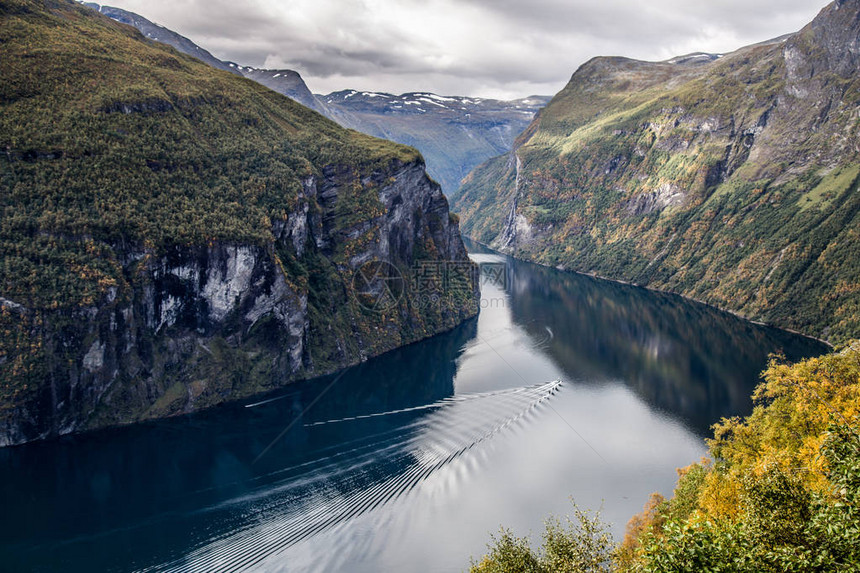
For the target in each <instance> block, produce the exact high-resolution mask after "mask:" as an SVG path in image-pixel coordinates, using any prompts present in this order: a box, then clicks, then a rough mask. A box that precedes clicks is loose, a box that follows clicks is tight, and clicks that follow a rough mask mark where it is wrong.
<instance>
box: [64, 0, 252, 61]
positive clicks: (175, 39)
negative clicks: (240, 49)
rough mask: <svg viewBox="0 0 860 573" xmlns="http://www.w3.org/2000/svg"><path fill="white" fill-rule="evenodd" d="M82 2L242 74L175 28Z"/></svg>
mask: <svg viewBox="0 0 860 573" xmlns="http://www.w3.org/2000/svg"><path fill="white" fill-rule="evenodd" d="M81 4H83V5H84V6H86V7H87V8H92V9H93V10H95V11H96V12H99V13H101V14H104V15H105V16H107V17H108V18H110V19H112V20H116V21H117V22H122V23H123V24H128V25H129V26H134V27H135V28H137V29H138V30H140V33H141V34H143V35H144V36H146V37H147V38H149V39H150V40H153V41H155V42H161V43H162V44H167V45H169V46H173V47H174V48H176V49H177V50H179V51H180V52H182V53H183V54H188V55H189V56H193V57H195V58H197V59H198V60H200V61H202V62H206V63H207V64H209V65H210V66H212V67H213V68H218V69H219V70H224V71H227V72H230V73H233V74H236V75H242V74H241V72H240V71H239V70H237V69H236V64H233V65H231V63H232V62H224V61H221V60H219V59H218V58H216V57H215V56H213V55H212V54H210V53H209V52H208V51H207V50H204V49H203V48H201V47H200V46H198V45H197V44H195V43H194V42H192V41H191V40H189V39H188V38H186V37H185V36H182V35H180V34H177V33H176V32H174V31H173V30H170V29H168V28H165V27H164V26H161V25H159V24H155V23H154V22H150V21H149V20H147V19H146V18H144V17H143V16H141V15H139V14H135V13H134V12H129V11H127V10H123V9H122V8H114V7H113V6H102V5H100V4H96V3H95V2H81Z"/></svg>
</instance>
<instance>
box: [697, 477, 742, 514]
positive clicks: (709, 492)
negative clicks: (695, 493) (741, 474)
mask: <svg viewBox="0 0 860 573" xmlns="http://www.w3.org/2000/svg"><path fill="white" fill-rule="evenodd" d="M737 478H738V476H737V472H732V473H731V474H728V473H725V472H721V471H711V472H709V473H708V474H707V475H706V476H705V485H704V488H703V489H702V493H701V494H700V496H699V511H700V512H701V513H702V514H704V515H705V516H707V517H709V518H711V519H728V520H731V521H734V520H736V519H737V518H738V516H739V515H740V503H741V484H740V481H739V480H738V479H737Z"/></svg>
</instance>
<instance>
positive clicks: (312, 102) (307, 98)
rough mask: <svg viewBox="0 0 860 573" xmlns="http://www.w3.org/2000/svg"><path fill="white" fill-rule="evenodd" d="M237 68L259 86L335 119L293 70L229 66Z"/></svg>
mask: <svg viewBox="0 0 860 573" xmlns="http://www.w3.org/2000/svg"><path fill="white" fill-rule="evenodd" d="M229 65H230V66H231V67H233V66H235V68H236V69H238V70H239V73H241V74H242V75H243V76H245V77H246V78H248V79H251V80H254V81H255V82H257V83H259V84H263V85H264V86H266V87H267V88H269V89H270V90H274V91H276V92H278V93H279V94H284V95H285V96H287V97H288V98H290V99H292V100H295V101H297V102H299V103H300V104H302V105H304V106H307V107H309V108H311V109H312V110H314V111H318V112H319V113H321V114H323V115H324V116H326V117H328V118H329V119H334V117H333V115H332V113H331V110H329V109H328V108H327V107H326V105H325V104H324V103H322V102H321V101H320V100H319V99H318V98H317V97H316V96H315V95H314V94H312V93H311V90H310V88H308V85H307V84H306V83H305V80H303V79H302V76H301V75H299V73H298V72H295V71H293V70H265V69H259V68H252V67H250V66H240V65H238V64H232V63H231V64H229Z"/></svg>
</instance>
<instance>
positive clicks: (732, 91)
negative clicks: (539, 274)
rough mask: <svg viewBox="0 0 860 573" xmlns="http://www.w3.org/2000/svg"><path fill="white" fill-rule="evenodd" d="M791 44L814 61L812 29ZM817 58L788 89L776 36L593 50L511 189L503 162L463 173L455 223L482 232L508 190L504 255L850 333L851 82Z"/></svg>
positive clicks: (854, 218) (859, 298) (856, 281)
mask: <svg viewBox="0 0 860 573" xmlns="http://www.w3.org/2000/svg"><path fill="white" fill-rule="evenodd" d="M847 8H848V6H846V9H847ZM854 9H855V11H856V6H855V7H854ZM790 42H791V43H792V45H793V46H795V47H796V48H797V49H798V50H800V51H801V52H802V53H804V54H805V57H806V59H807V62H809V61H812V62H815V60H816V58H817V57H819V56H818V54H819V52H821V48H820V47H819V46H818V45H817V44H816V40H815V36H814V34H813V33H812V31H811V30H810V29H805V30H804V31H803V32H801V33H799V34H798V35H797V36H795V37H794V38H793V39H792V40H790ZM818 68H819V69H818V70H816V72H815V76H814V77H813V78H811V79H808V80H807V79H802V80H799V82H800V83H799V84H797V82H795V80H793V79H791V78H790V77H789V76H790V74H788V73H787V69H786V60H785V57H784V44H783V43H770V44H767V43H766V44H762V45H757V46H752V47H749V48H745V49H742V50H739V51H738V52H735V53H733V54H730V55H727V56H725V57H724V58H722V59H720V60H718V61H716V62H713V63H710V64H706V65H701V66H684V65H671V64H651V63H645V62H635V61H631V60H624V59H621V58H598V59H595V60H592V61H591V62H589V63H587V64H585V65H584V66H583V67H582V68H581V69H580V70H579V71H577V73H576V74H574V76H573V78H572V79H571V82H570V83H569V84H568V86H567V87H566V88H565V89H564V90H563V91H562V92H560V93H559V94H558V95H557V96H556V97H555V98H554V99H553V101H552V102H551V103H550V105H549V106H548V107H547V108H546V109H545V110H544V111H543V112H542V113H541V115H540V117H539V118H538V119H537V120H536V121H535V123H534V124H533V125H532V127H531V129H530V130H528V131H527V132H526V135H525V136H524V137H523V138H521V141H520V142H519V143H520V146H519V148H518V149H517V151H516V154H517V156H518V157H519V159H520V161H521V164H522V168H521V170H520V186H519V189H518V190H516V189H515V181H516V170H515V168H514V166H515V161H513V159H512V158H510V157H508V158H497V159H494V160H491V161H490V162H488V163H486V164H484V165H483V166H482V167H480V168H478V169H477V170H476V171H474V172H473V173H472V174H471V175H470V178H469V181H468V183H467V184H466V185H464V187H463V190H462V195H461V196H460V198H459V199H458V200H457V202H456V204H455V206H454V208H455V210H457V211H458V212H459V213H460V214H461V216H462V220H463V229H464V232H465V233H467V234H470V235H472V236H474V237H475V238H478V239H479V240H482V241H486V242H491V241H493V240H494V239H496V238H497V237H498V235H499V234H500V232H501V231H502V229H503V225H504V221H505V215H506V214H507V212H508V210H509V209H510V204H511V201H512V200H513V197H514V195H515V193H516V194H517V201H518V205H517V213H518V214H520V215H522V216H524V217H525V219H526V221H527V222H528V223H529V224H530V225H531V227H532V236H531V238H530V239H529V238H527V239H526V240H518V241H517V243H516V254H518V255H520V256H523V257H526V258H531V259H535V260H538V261H540V262H542V263H547V264H551V265H559V266H564V267H566V268H571V269H576V270H581V271H589V272H596V273H598V274H601V275H605V276H609V277H612V278H619V279H624V280H628V281H632V282H636V283H640V284H647V285H649V286H652V287H655V288H660V289H665V290H671V291H676V292H679V293H682V294H684V295H687V296H690V297H694V298H697V299H701V300H704V301H706V302H709V303H711V304H715V305H717V306H720V307H723V308H729V309H732V310H736V311H739V312H741V313H743V314H744V315H746V316H748V317H750V318H754V319H761V320H765V321H768V322H772V323H775V324H778V325H781V326H785V327H790V328H794V329H797V330H801V331H803V332H806V333H808V334H813V335H817V336H822V337H824V338H829V339H831V340H835V341H838V340H843V339H845V338H846V337H850V336H851V335H856V333H857V332H858V331H860V262H858V260H857V258H856V257H855V256H852V255H851V253H853V252H856V251H857V249H858V248H859V247H860V236H858V233H860V192H858V190H857V185H858V179H857V177H856V176H857V173H858V166H860V159H858V154H857V151H856V149H855V148H854V146H853V144H852V143H851V141H852V140H853V138H855V137H856V130H857V121H856V116H855V115H854V114H852V113H851V110H852V109H853V108H854V107H855V106H856V103H857V101H858V95H860V89H858V87H860V85H858V80H857V77H856V74H853V75H848V76H847V77H845V76H843V75H839V74H836V73H833V72H830V71H828V70H826V69H823V68H824V66H823V65H819V66H818ZM792 82H795V83H792ZM804 82H805V83H804ZM797 85H799V86H800V88H801V89H805V90H807V92H809V93H810V95H807V97H805V98H800V97H794V96H792V95H791V94H792V93H795V92H794V91H793V90H795V88H796V86H797ZM661 190H662V191H663V197H664V198H668V197H669V196H671V195H673V194H674V195H675V201H674V202H672V203H669V204H668V205H659V204H657V202H658V201H659V198H660V196H661ZM655 204H656V206H655Z"/></svg>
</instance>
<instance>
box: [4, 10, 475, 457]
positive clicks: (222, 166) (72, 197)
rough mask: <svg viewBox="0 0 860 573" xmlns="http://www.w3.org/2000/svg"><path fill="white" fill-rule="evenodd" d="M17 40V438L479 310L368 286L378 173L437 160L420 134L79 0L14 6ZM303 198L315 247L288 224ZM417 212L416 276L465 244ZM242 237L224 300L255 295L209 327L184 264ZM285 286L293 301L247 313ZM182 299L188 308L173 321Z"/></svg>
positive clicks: (13, 320)
mask: <svg viewBox="0 0 860 573" xmlns="http://www.w3.org/2000/svg"><path fill="white" fill-rule="evenodd" d="M0 46H2V57H0V78H2V81H0V426H2V427H3V428H4V430H3V432H0V443H8V442H4V441H5V440H7V439H9V440H26V439H33V438H35V437H42V436H45V435H53V434H55V433H56V432H57V431H59V429H60V428H64V431H68V429H69V428H72V429H79V428H93V427H101V426H105V425H110V424H118V423H128V422H131V421H135V420H138V419H141V418H146V417H158V416H164V415H170V414H176V413H179V412H183V411H190V410H193V409H199V408H203V407H207V406H211V405H214V404H217V403H220V402H223V401H225V400H228V399H235V398H238V397H243V396H248V395H251V394H255V393H259V392H264V391H268V390H272V389H273V388H276V387H278V386H280V385H283V384H285V383H287V382H289V381H290V380H293V379H297V378H304V377H310V376H317V375H323V374H325V373H328V372H331V371H332V370H335V369H337V368H342V367H344V366H347V365H349V364H353V363H356V362H359V361H360V360H362V359H365V358H366V357H368V356H373V355H376V354H379V353H381V352H385V351H387V350H391V349H392V348H394V347H396V346H397V345H400V344H406V343H409V342H413V341H416V340H419V339H421V338H425V337H427V336H430V335H433V334H435V333H438V332H440V331H443V330H446V329H449V328H452V327H453V326H455V325H456V324H457V323H458V322H459V321H460V320H462V319H463V318H465V317H466V316H471V315H472V314H474V313H475V312H476V311H477V308H476V304H475V300H474V298H473V297H471V296H469V297H464V298H462V299H459V300H446V301H442V302H441V303H440V304H439V305H436V306H434V307H432V308H429V307H428V308H425V307H421V306H420V305H418V304H416V303H415V301H412V300H410V299H408V298H407V297H404V299H403V300H401V301H399V303H398V305H397V306H395V307H394V308H392V309H390V311H389V312H388V313H387V314H386V313H382V314H374V313H369V312H367V311H366V309H363V308H362V307H361V306H360V305H359V304H358V302H357V301H356V300H355V297H353V296H351V291H350V285H351V281H352V274H353V267H354V262H353V261H355V260H357V258H359V257H361V256H365V255H367V254H368V253H370V254H372V253H373V252H374V250H373V249H374V247H375V245H376V244H377V243H378V242H379V239H380V232H381V226H382V225H383V224H384V222H385V218H384V215H385V210H386V206H385V205H383V204H382V202H381V201H380V199H379V191H380V187H381V186H384V185H394V184H396V183H398V181H397V177H398V175H399V174H400V173H405V172H407V170H409V169H413V168H415V169H420V168H421V166H422V164H423V160H422V159H421V156H420V155H419V154H418V152H417V151H416V150H414V149H412V148H410V147H406V146H403V145H398V144H395V143H391V142H387V141H383V140H379V139H375V138H373V137H370V136H367V135H363V134H360V133H358V132H355V131H352V130H347V129H343V128H341V127H340V126H338V125H337V124H335V123H334V122H332V121H329V120H328V119H326V118H324V117H323V116H321V115H319V114H317V113H316V112H313V111H311V110H309V109H307V108H305V107H303V106H301V105H299V104H297V103H295V102H293V101H292V100H290V99H289V98H287V97H284V96H282V95H280V94H277V93H275V92H273V91H270V90H269V89H268V88H265V87H263V86H261V85H259V84H257V83H256V82H253V81H251V80H247V79H244V78H241V77H238V76H235V75H233V74H230V73H228V72H225V71H222V70H216V69H213V68H211V67H209V66H207V65H205V64H203V63H202V62H200V61H198V60H196V59H194V58H191V57H189V56H186V55H183V54H180V53H179V52H177V51H176V50H174V49H173V48H171V47H168V46H165V45H163V44H160V43H157V42H154V41H150V40H147V39H146V38H144V37H143V36H142V35H141V34H140V33H139V32H138V31H137V30H135V29H133V28H131V27H129V26H126V25H123V24H119V23H117V22H114V21H113V20H110V19H109V18H107V17H105V16H102V15H100V14H98V13H96V12H95V11H93V10H90V9H88V8H84V7H82V6H80V5H78V4H77V3H75V2H73V1H71V0H46V1H41V0H0ZM435 192H436V190H435V189H432V188H430V190H429V191H428V193H435ZM434 205H444V203H438V202H437V203H434ZM434 208H435V207H434ZM441 209H442V207H439V210H440V212H441ZM445 209H446V210H447V206H445ZM305 212H307V218H306V220H304V221H300V222H299V223H301V225H299V226H300V231H301V232H299V234H300V235H302V236H301V237H300V239H296V240H301V241H303V248H301V249H300V248H298V247H297V246H296V245H295V243H294V242H293V241H294V237H291V236H283V234H284V233H287V231H283V229H285V228H288V229H289V225H292V224H294V223H295V219H296V214H297V213H299V214H302V215H304V213H305ZM412 215H413V218H412V219H411V221H413V222H414V224H415V225H416V229H415V233H416V235H420V236H421V237H422V238H423V239H422V240H423V241H424V243H426V244H421V245H418V246H415V247H414V248H412V247H413V245H412V244H411V243H410V242H409V241H412V240H414V238H413V237H412V236H411V235H410V236H404V237H403V238H402V242H403V245H401V247H402V248H401V250H400V251H399V252H398V253H397V254H396V255H395V256H396V257H398V259H397V260H396V261H393V263H394V264H396V265H398V266H400V267H402V268H401V272H402V273H403V275H404V276H407V277H408V276H409V270H410V267H411V265H412V264H413V263H415V262H416V260H414V259H415V258H416V257H420V256H422V253H423V256H426V257H432V258H436V257H438V256H439V252H441V251H443V250H444V252H445V253H448V252H451V251H450V250H449V249H448V248H447V247H448V241H449V238H450V234H449V233H448V227H447V225H448V220H447V217H445V218H444V219H440V220H439V221H437V220H436V219H437V218H439V217H443V215H447V213H443V214H440V213H435V212H433V213H424V212H423V211H422V210H421V209H417V210H416V211H415V212H414V213H413V214H412ZM291 216H292V219H291ZM295 224H298V223H295ZM431 227H432V229H431ZM410 231H411V230H410ZM392 232H393V233H394V232H396V230H395V231H392ZM403 233H404V235H408V233H407V232H406V231H404V232H403ZM276 235H277V237H276ZM395 238H396V239H400V237H395ZM437 242H439V243H440V244H436V243H437ZM443 242H444V245H443V244H441V243H443ZM240 246H241V247H243V252H245V253H253V254H252V255H247V260H251V259H253V262H250V263H247V264H251V265H253V266H254V268H253V269H243V272H245V273H246V274H247V273H251V274H253V277H254V281H255V282H253V283H252V284H250V285H249V286H248V287H247V289H246V290H245V292H241V293H238V295H239V296H237V293H234V292H229V293H226V294H225V295H224V296H225V297H226V296H230V297H232V298H231V299H229V300H227V301H226V302H227V305H228V307H229V304H230V303H232V302H233V301H234V299H235V300H236V301H239V300H240V298H241V297H251V298H250V299H249V300H248V301H246V302H247V303H248V304H246V305H245V307H246V308H238V307H235V308H233V310H230V311H229V313H228V314H227V315H226V316H224V317H223V320H222V319H220V318H219V319H218V320H217V321H214V319H211V316H212V315H211V313H209V312H208V308H209V307H208V306H207V305H208V304H210V303H209V302H206V300H203V298H201V297H200V296H198V294H199V293H200V292H201V291H202V290H203V288H204V287H205V285H204V284H202V283H201V281H200V280H197V281H196V282H195V281H194V280H192V279H191V278H189V276H190V275H194V276H195V277H196V276H197V275H195V273H196V270H194V269H197V270H199V268H202V267H201V266H200V265H215V264H221V263H223V264H224V265H227V264H228V263H229V261H230V260H232V261H233V262H234V263H235V262H236V260H237V259H236V258H234V259H229V257H228V255H227V252H228V251H230V249H233V250H235V248H236V247H240ZM454 246H455V247H456V245H454ZM231 252H232V251H231ZM401 259H402V260H401ZM246 262H247V261H246ZM237 264H238V263H237ZM174 267H176V268H180V267H181V268H186V269H192V270H191V271H189V273H186V274H183V276H181V277H180V276H178V275H170V272H167V273H165V270H166V269H167V270H169V269H170V268H174ZM207 268H209V269H210V270H211V268H214V267H207ZM219 268H220V267H219ZM165 274H167V275H170V276H167V277H165V276H164V275H165ZM180 274H182V273H181V272H180ZM216 274H217V273H216ZM237 274H238V271H237ZM200 276H203V277H205V276H208V275H206V272H205V270H204V271H203V273H202V275H200ZM225 276H226V275H225ZM246 278H247V277H246ZM281 278H283V279H285V282H286V284H287V288H282V289H281V290H279V291H277V290H275V287H276V286H277V285H279V284H280V283H279V281H280V279H281ZM202 280H208V279H207V278H203V279H202ZM238 284H241V281H240V283H238ZM273 285H274V286H273ZM216 288H220V287H216ZM243 288H245V287H243ZM275 294H277V296H278V297H279V298H278V299H276V300H271V301H269V302H267V303H265V304H266V305H268V306H266V307H265V308H270V307H274V306H277V307H278V309H279V310H276V311H272V310H269V311H266V312H268V314H267V315H265V316H253V318H249V316H251V315H249V314H248V309H247V307H248V306H250V305H256V302H255V299H257V298H259V299H260V300H268V298H267V297H270V296H274V295H275ZM252 295H253V296H252ZM469 295H471V291H470V293H469ZM467 299H468V300H467ZM207 300H209V299H207ZM305 301H306V305H305ZM171 305H173V306H172V307H171ZM171 308H172V309H173V310H170V309H171ZM165 309H168V311H169V312H174V313H181V316H179V315H178V316H173V315H171V316H172V318H171V320H170V321H167V322H164V323H162V322H161V321H160V320H159V318H158V316H159V313H161V315H162V316H163V315H164V312H165ZM277 312H280V313H281V314H283V315H284V316H281V318H280V322H279V321H278V320H275V319H273V318H272V313H277ZM286 315H289V316H288V317H287V316H286ZM173 319H176V320H173ZM290 320H291V321H293V323H291V324H290V325H289V326H285V324H286V322H289V321H290ZM214 322H218V323H217V324H215V323H214ZM164 325H166V326H164ZM287 331H289V332H287ZM91 350H92V353H91V354H90V351H91ZM291 350H292V351H294V352H295V354H294V355H290V351H291ZM87 356H89V358H87ZM91 386H95V387H97V388H98V390H92V388H91ZM60 405H62V408H60ZM60 410H62V412H61V411H60ZM55 416H64V418H63V419H62V420H59V421H58V420H57V419H56V418H55ZM9 435H11V437H9Z"/></svg>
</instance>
